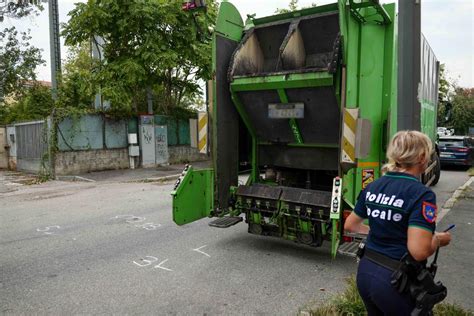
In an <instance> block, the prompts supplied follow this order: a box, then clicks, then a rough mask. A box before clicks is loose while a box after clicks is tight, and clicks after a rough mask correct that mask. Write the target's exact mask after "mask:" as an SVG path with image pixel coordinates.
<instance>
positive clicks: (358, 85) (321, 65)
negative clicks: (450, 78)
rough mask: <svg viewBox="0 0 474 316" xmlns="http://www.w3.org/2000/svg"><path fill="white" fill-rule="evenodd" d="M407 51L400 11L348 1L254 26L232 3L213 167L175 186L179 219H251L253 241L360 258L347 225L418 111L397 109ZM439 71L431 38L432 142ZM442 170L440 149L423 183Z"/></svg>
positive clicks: (221, 61)
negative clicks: (402, 56) (401, 57)
mask: <svg viewBox="0 0 474 316" xmlns="http://www.w3.org/2000/svg"><path fill="white" fill-rule="evenodd" d="M397 52H398V48H397V15H396V13H395V4H385V5H381V4H379V2H378V1H376V0H364V1H361V2H360V1H359V2H355V1H353V0H348V1H342V0H341V1H339V2H338V3H334V4H329V5H323V6H317V7H313V8H308V9H303V10H300V11H295V12H290V13H284V14H278V15H273V16H268V17H263V18H255V17H253V16H249V17H248V19H247V21H246V22H245V23H244V22H243V21H242V18H241V15H240V14H239V12H238V11H237V9H236V8H235V7H234V6H233V5H232V4H231V3H230V2H227V1H223V2H222V3H221V5H220V9H219V13H218V17H217V22H216V27H215V30H214V34H213V71H214V78H213V80H212V84H211V85H210V89H209V95H210V98H209V122H210V123H209V135H210V137H209V142H210V148H211V150H210V155H211V157H212V162H213V163H212V168H208V169H202V170H195V169H194V168H193V167H192V166H187V167H186V168H185V170H184V171H183V174H182V175H181V177H180V178H179V179H178V180H177V182H176V185H175V187H174V189H173V191H172V199H173V219H174V221H175V223H176V224H178V225H184V224H188V223H191V222H193V221H196V220H199V219H201V218H204V217H217V219H215V220H214V221H212V222H210V223H209V225H210V226H215V227H229V226H232V225H234V224H237V223H239V222H241V221H243V220H244V219H245V223H247V224H248V231H249V233H252V234H257V235H268V236H275V237H281V238H285V239H288V240H293V241H297V242H299V243H303V244H306V245H309V246H313V247H318V246H321V245H322V244H323V242H325V241H329V242H330V243H331V254H332V256H335V255H336V253H337V251H338V249H339V251H340V252H344V253H352V252H355V250H356V249H355V248H356V247H357V244H356V243H351V241H352V240H353V239H352V238H354V237H355V238H357V237H358V236H353V235H352V236H347V235H345V234H344V232H343V221H344V218H346V217H347V216H348V215H349V214H350V212H351V211H352V210H353V208H354V205H355V203H356V199H357V196H358V194H359V192H360V191H361V190H362V189H363V188H364V187H365V186H367V185H368V184H369V183H371V182H372V181H374V180H375V179H377V178H378V177H379V176H380V175H381V167H382V165H383V164H384V160H385V151H386V148H387V144H388V142H389V140H390V138H391V137H392V136H393V135H394V134H395V133H396V132H397V131H398V129H399V126H400V124H398V123H399V122H398V120H399V118H400V117H403V116H402V115H400V113H402V112H403V113H406V112H407V111H406V110H407V106H411V105H409V104H401V103H400V102H397V79H398V76H397V74H398V58H397ZM438 68H439V64H438V62H437V60H436V57H435V55H434V54H433V51H432V50H431V48H430V47H429V45H428V43H427V41H426V40H425V39H424V38H421V70H420V71H421V74H420V77H421V83H420V85H419V88H418V101H419V103H418V106H419V107H420V108H419V109H418V110H419V113H420V114H421V115H420V116H419V119H418V118H417V123H418V126H419V129H421V131H423V132H424V133H426V134H427V135H428V136H429V137H430V138H431V139H432V140H433V142H434V141H435V139H436V111H437V99H438ZM246 170H247V171H248V172H249V175H248V180H247V181H246V183H239V174H240V173H241V172H244V171H246ZM439 173H440V168H439V158H438V154H437V150H435V151H434V152H433V154H432V162H431V164H430V166H429V168H428V169H427V172H426V173H425V174H424V175H423V177H422V181H423V182H424V183H426V184H427V185H430V184H431V185H432V184H435V183H436V182H437V181H438V179H439Z"/></svg>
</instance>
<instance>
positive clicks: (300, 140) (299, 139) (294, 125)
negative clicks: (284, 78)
mask: <svg viewBox="0 0 474 316" xmlns="http://www.w3.org/2000/svg"><path fill="white" fill-rule="evenodd" d="M278 96H279V97H280V101H281V102H282V103H288V96H287V95H286V92H285V90H284V89H278ZM288 123H289V124H290V129H291V131H292V132H293V135H294V136H295V141H296V143H297V144H303V137H302V136H301V133H300V129H299V128H298V123H296V120H295V119H289V122H288Z"/></svg>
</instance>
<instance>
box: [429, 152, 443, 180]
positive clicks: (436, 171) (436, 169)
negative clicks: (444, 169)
mask: <svg viewBox="0 0 474 316" xmlns="http://www.w3.org/2000/svg"><path fill="white" fill-rule="evenodd" d="M435 160H436V166H435V167H434V175H435V179H434V180H433V182H432V183H431V186H434V185H436V183H438V181H439V178H440V177H441V161H440V160H439V156H438V154H435Z"/></svg>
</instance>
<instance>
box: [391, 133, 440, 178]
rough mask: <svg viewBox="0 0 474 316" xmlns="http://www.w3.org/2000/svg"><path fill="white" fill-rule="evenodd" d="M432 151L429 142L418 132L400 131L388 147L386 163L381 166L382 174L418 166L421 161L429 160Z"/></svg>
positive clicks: (426, 137)
mask: <svg viewBox="0 0 474 316" xmlns="http://www.w3.org/2000/svg"><path fill="white" fill-rule="evenodd" d="M432 150H433V145H432V144H431V140H430V139H429V138H428V136H426V135H425V134H423V133H421V132H418V131H400V132H398V133H396V134H395V135H394V136H393V138H392V140H391V141H390V144H389V145H388V149H387V159H388V163H387V164H385V165H384V166H383V168H382V172H383V173H385V172H387V171H397V170H402V169H407V168H411V167H413V166H415V165H417V164H419V163H420V160H421V159H428V160H429V157H430V156H431V151H432Z"/></svg>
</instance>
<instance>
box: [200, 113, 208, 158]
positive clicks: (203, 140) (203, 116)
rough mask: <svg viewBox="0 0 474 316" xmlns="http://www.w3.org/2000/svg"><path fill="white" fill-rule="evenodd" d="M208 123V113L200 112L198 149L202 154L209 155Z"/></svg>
mask: <svg viewBox="0 0 474 316" xmlns="http://www.w3.org/2000/svg"><path fill="white" fill-rule="evenodd" d="M207 123H208V115H207V113H206V112H199V115H198V135H199V138H198V139H199V142H198V149H199V152H200V153H202V154H206V153H207Z"/></svg>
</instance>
